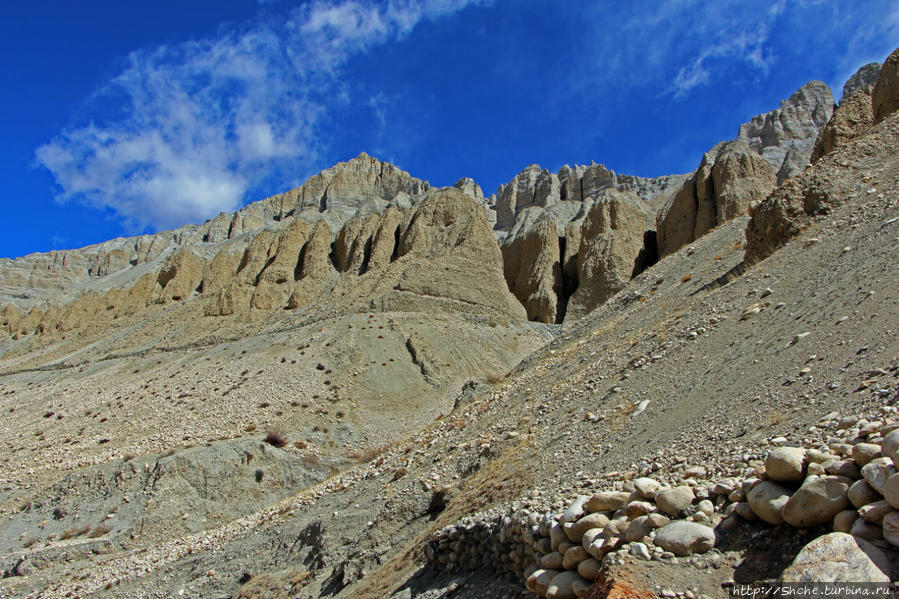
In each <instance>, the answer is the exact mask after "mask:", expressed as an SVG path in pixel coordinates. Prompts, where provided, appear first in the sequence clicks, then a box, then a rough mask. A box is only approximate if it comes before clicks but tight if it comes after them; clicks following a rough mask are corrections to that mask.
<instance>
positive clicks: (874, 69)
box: [840, 62, 880, 104]
mask: <svg viewBox="0 0 899 599" xmlns="http://www.w3.org/2000/svg"><path fill="white" fill-rule="evenodd" d="M879 74H880V63H879V62H871V63H868V64H866V65H864V66H863V67H860V68H859V69H858V70H857V71H856V72H855V73H853V75H852V77H850V78H849V79H847V80H846V83H844V84H843V95H842V97H841V98H840V104H842V103H843V102H844V101H845V100H846V98H848V97H849V96H851V95H852V94H854V93H855V92H856V91H857V90H859V89H861V88H863V87H868V86H870V87H874V84H875V83H877V76H878V75H879Z"/></svg>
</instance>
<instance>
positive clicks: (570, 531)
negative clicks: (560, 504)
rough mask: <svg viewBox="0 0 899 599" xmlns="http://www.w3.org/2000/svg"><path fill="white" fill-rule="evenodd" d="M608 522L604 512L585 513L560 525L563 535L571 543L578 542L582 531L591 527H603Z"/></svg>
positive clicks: (581, 536) (582, 533)
mask: <svg viewBox="0 0 899 599" xmlns="http://www.w3.org/2000/svg"><path fill="white" fill-rule="evenodd" d="M608 523H609V519H608V517H606V516H605V515H604V514H598V513H597V514H587V515H586V516H583V517H582V518H580V519H578V520H577V521H575V522H566V523H564V524H563V525H562V530H564V531H565V536H567V537H568V540H569V541H571V542H572V543H580V542H581V539H582V538H583V536H584V533H585V532H587V531H588V530H590V529H591V528H604V527H605V526H606V525H607V524H608Z"/></svg>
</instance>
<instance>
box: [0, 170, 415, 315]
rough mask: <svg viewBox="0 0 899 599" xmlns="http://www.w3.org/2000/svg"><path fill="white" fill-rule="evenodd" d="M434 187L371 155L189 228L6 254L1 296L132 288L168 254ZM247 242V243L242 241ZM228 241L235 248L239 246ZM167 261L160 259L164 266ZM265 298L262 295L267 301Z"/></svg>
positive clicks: (379, 207) (401, 200) (404, 199)
mask: <svg viewBox="0 0 899 599" xmlns="http://www.w3.org/2000/svg"><path fill="white" fill-rule="evenodd" d="M429 189H430V185H429V184H428V182H427V181H422V180H421V179H416V178H415V177H412V176H411V175H409V173H407V172H405V171H403V170H401V169H399V168H397V167H396V166H394V165H392V164H390V163H387V162H381V161H379V160H377V159H376V158H372V157H371V156H369V155H367V154H365V153H364V152H363V153H362V154H360V155H359V156H357V157H356V158H353V159H352V160H349V161H346V162H340V163H338V164H336V165H334V166H333V167H331V168H329V169H326V170H324V171H322V172H321V173H319V174H317V175H315V176H313V177H310V178H309V180H307V181H306V182H305V183H304V184H303V185H302V186H300V187H297V188H295V189H292V190H290V191H287V192H285V193H282V194H278V195H275V196H271V197H269V198H266V199H264V200H260V201H258V202H254V203H252V204H249V205H247V206H246V207H245V208H242V209H241V210H239V211H237V212H234V213H222V214H220V215H218V216H217V217H215V218H214V219H212V220H209V221H207V222H205V223H203V224H202V225H186V226H184V227H181V228H179V229H175V230H172V231H163V232H160V233H157V234H155V235H142V236H139V237H127V238H119V239H113V240H110V241H106V242H104V243H101V244H96V245H92V246H87V247H84V248H80V249H76V250H55V251H52V252H46V253H35V254H29V255H28V256H24V257H22V258H17V259H15V260H9V259H0V299H6V300H8V301H14V302H17V303H18V304H19V305H20V306H22V307H26V308H30V307H31V306H33V305H35V304H36V303H38V302H41V301H46V300H53V301H62V302H65V301H69V300H71V299H74V298H75V297H77V296H78V295H79V294H80V293H82V292H83V289H84V288H85V287H86V286H94V287H96V285H97V280H98V279H100V280H102V279H105V278H108V277H109V276H110V275H112V274H117V276H118V279H117V280H116V281H115V282H113V283H109V286H116V287H120V286H123V285H125V286H127V285H128V284H129V283H133V281H134V280H135V279H136V278H137V277H139V276H141V275H142V274H144V272H146V271H145V270H142V269H141V268H139V267H140V266H141V265H144V264H147V263H153V264H156V261H157V260H160V261H162V260H165V259H167V256H168V254H167V252H174V251H177V250H179V249H185V250H188V251H190V252H192V253H194V254H196V255H198V256H207V255H209V257H211V256H212V255H214V254H216V253H218V252H219V251H221V248H220V247H219V246H220V245H221V244H222V243H224V242H228V241H231V242H232V243H237V245H238V246H240V245H241V244H243V245H245V244H246V243H249V242H250V239H244V238H247V237H248V238H252V237H253V236H255V234H256V233H258V232H259V231H261V230H262V229H264V228H266V227H277V226H278V225H279V223H280V222H282V221H285V220H286V219H289V218H290V217H299V218H300V219H301V220H305V221H306V222H307V223H309V224H310V226H311V225H314V223H315V222H317V221H319V220H325V221H326V222H327V223H328V224H329V226H330V227H332V228H333V229H339V228H340V227H341V226H343V224H344V223H345V222H346V221H347V220H349V219H350V218H352V217H353V216H354V215H356V214H357V213H370V212H383V211H384V210H386V208H387V206H388V205H391V204H395V205H399V206H402V207H408V206H410V205H411V202H412V199H414V198H418V197H420V196H422V195H423V194H424V193H425V192H427V191H428V190H429ZM241 240H243V241H241ZM235 247H236V246H234V245H232V246H229V248H228V251H229V252H230V253H234V252H235V251H238V250H237V249H235ZM162 267H163V264H161V263H159V264H157V266H156V268H157V269H160V268H162ZM260 301H263V300H260Z"/></svg>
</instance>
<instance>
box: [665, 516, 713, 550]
mask: <svg viewBox="0 0 899 599" xmlns="http://www.w3.org/2000/svg"><path fill="white" fill-rule="evenodd" d="M654 542H655V544H656V545H658V546H659V547H661V548H662V549H665V550H666V551H670V552H672V553H674V554H676V555H680V556H686V555H691V554H693V553H704V552H706V551H708V550H709V549H711V548H712V547H714V546H715V531H714V530H712V529H711V528H709V527H708V526H703V525H702V524H697V523H695V522H687V521H686V520H676V521H674V522H672V523H671V524H668V525H667V526H663V527H662V528H660V529H659V530H658V531H656V536H655V539H654Z"/></svg>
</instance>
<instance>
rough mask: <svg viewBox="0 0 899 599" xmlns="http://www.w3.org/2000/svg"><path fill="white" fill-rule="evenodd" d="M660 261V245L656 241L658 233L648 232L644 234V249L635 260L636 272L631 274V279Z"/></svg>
mask: <svg viewBox="0 0 899 599" xmlns="http://www.w3.org/2000/svg"><path fill="white" fill-rule="evenodd" d="M658 261H659V245H658V243H657V241H656V232H655V231H646V232H645V233H643V248H642V249H641V250H640V253H638V254H637V258H636V259H635V260H634V271H633V272H632V273H631V278H634V277H636V276H637V275H638V274H640V273H641V272H643V271H644V270H646V269H647V268H649V267H650V266H652V265H653V264H655V263H656V262H658Z"/></svg>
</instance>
